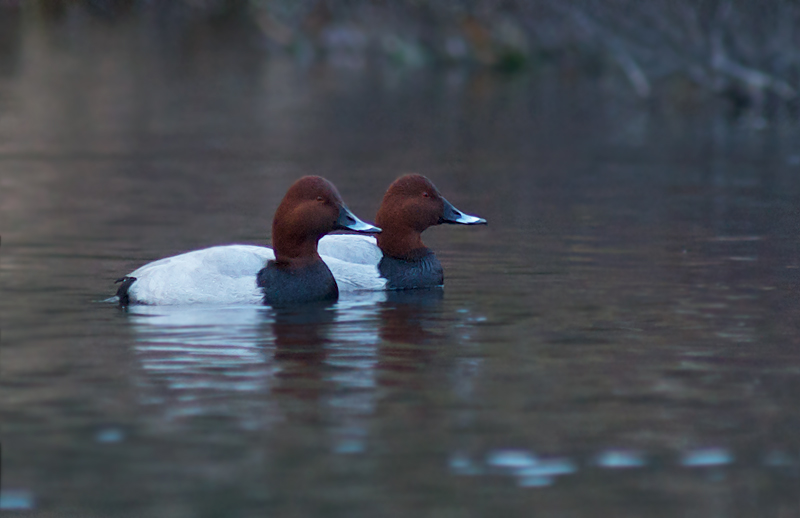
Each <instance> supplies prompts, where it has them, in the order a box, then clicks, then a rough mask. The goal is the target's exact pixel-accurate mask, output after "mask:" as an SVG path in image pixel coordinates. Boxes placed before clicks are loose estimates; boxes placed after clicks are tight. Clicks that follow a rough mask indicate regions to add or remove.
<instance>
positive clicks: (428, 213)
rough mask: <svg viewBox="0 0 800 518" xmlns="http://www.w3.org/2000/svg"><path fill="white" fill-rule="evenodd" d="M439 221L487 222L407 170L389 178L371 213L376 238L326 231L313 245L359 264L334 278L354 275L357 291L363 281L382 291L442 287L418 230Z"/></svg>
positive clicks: (432, 255)
mask: <svg viewBox="0 0 800 518" xmlns="http://www.w3.org/2000/svg"><path fill="white" fill-rule="evenodd" d="M443 223H447V224H456V225H486V224H487V222H486V220H485V219H484V218H480V217H478V216H472V215H469V214H465V213H464V212H462V211H460V210H458V209H456V208H455V207H454V206H453V204H452V203H450V202H449V201H447V200H446V199H445V198H444V197H443V196H442V194H441V193H440V192H439V190H438V189H437V188H436V186H435V185H434V184H433V182H432V181H431V180H429V179H428V178H427V177H425V176H423V175H420V174H407V175H404V176H401V177H400V178H398V179H397V180H395V181H394V182H393V183H392V184H391V185H390V186H389V188H388V189H387V190H386V193H385V194H384V196H383V200H382V201H381V205H380V208H379V209H378V213H377V215H376V216H375V224H376V225H377V226H379V227H380V228H381V229H382V232H381V233H380V234H378V235H377V237H371V236H359V235H352V234H341V235H340V234H337V235H328V236H325V237H323V238H322V239H321V240H320V241H319V245H318V249H319V253H320V254H322V256H323V257H326V258H327V259H326V260H339V261H343V262H345V263H347V264H349V265H351V268H357V267H363V268H362V271H361V272H360V274H359V275H358V276H355V277H353V276H351V277H350V278H347V279H341V281H340V279H339V278H338V277H337V281H339V282H340V286H341V285H342V284H345V283H347V282H352V279H353V278H355V279H356V280H357V282H358V283H360V284H361V285H362V287H361V288H360V289H370V288H368V287H367V284H370V285H372V286H374V285H377V286H380V287H379V288H378V289H385V290H408V289H416V288H434V287H438V286H443V285H444V270H443V268H442V265H441V263H440V262H439V260H438V259H437V258H436V254H435V253H434V252H433V250H431V249H430V248H428V247H427V246H425V244H424V243H423V242H422V233H423V232H424V231H425V230H426V229H428V228H430V227H432V226H435V225H441V224H443ZM356 265H357V266H356ZM334 276H336V272H334ZM355 288H356V289H359V287H358V286H356V287H355Z"/></svg>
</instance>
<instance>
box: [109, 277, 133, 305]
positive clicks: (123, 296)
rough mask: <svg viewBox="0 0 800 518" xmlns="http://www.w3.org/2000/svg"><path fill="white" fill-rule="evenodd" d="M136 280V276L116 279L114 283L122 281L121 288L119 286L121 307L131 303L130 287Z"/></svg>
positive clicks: (118, 294)
mask: <svg viewBox="0 0 800 518" xmlns="http://www.w3.org/2000/svg"><path fill="white" fill-rule="evenodd" d="M135 281H136V277H122V278H120V279H117V280H116V281H114V284H118V283H120V282H121V283H122V284H120V285H119V288H117V298H118V299H119V305H120V307H124V306H127V305H128V304H130V296H129V295H128V288H130V287H131V284H133V283H134V282H135Z"/></svg>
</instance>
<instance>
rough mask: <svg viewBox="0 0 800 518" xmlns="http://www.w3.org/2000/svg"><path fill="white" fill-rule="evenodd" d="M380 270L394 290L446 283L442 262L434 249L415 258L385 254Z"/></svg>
mask: <svg viewBox="0 0 800 518" xmlns="http://www.w3.org/2000/svg"><path fill="white" fill-rule="evenodd" d="M378 271H379V272H380V274H381V277H383V278H384V279H386V287H387V288H389V289H392V290H410V289H414V288H432V287H434V286H441V285H442V284H444V270H443V269H442V264H441V263H440V262H439V259H437V258H436V255H435V254H434V253H433V251H432V250H427V252H425V253H424V255H422V256H421V257H417V258H414V259H398V258H397V257H389V256H387V255H384V256H383V259H381V262H380V263H378Z"/></svg>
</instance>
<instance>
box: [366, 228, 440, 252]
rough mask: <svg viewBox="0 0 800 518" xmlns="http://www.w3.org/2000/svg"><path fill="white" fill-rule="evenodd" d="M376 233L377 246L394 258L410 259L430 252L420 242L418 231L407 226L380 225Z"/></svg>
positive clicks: (420, 236) (420, 237)
mask: <svg viewBox="0 0 800 518" xmlns="http://www.w3.org/2000/svg"><path fill="white" fill-rule="evenodd" d="M382 228H383V232H381V233H380V234H378V237H377V239H378V248H380V249H381V251H382V252H383V254H384V255H387V256H389V257H393V258H395V259H403V260H406V261H411V260H414V259H419V258H420V257H423V256H425V255H426V254H428V253H430V249H429V248H427V247H426V246H425V243H423V242H422V235H421V234H420V232H418V231H416V230H414V229H412V228H408V227H392V226H391V225H390V226H389V228H386V227H382Z"/></svg>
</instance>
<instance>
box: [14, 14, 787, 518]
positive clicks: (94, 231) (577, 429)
mask: <svg viewBox="0 0 800 518" xmlns="http://www.w3.org/2000/svg"><path fill="white" fill-rule="evenodd" d="M18 36H19V38H17V39H15V38H9V39H8V40H5V41H6V42H7V43H8V45H7V48H5V50H4V54H3V55H2V56H0V63H2V66H0V233H1V235H2V248H0V283H1V284H0V287H1V288H2V296H1V297H0V311H1V312H2V335H1V338H2V342H1V344H0V345H1V346H2V349H0V354H1V356H0V358H1V359H2V363H1V364H0V426H2V428H0V431H1V432H2V492H0V509H1V510H4V511H8V512H9V515H11V512H18V513H19V515H20V516H22V515H25V516H84V517H93V516H97V517H109V516H131V517H133V516H165V517H189V516H192V517H195V516H232V517H235V516H256V515H259V516H262V515H265V514H266V515H271V516H323V515H324V516H343V517H344V516H347V517H352V516H365V517H376V516H409V515H412V514H414V515H417V516H490V515H491V516H533V515H538V516H630V517H638V516H665V517H666V516H670V517H672V516H680V517H708V516H719V517H729V516H731V517H739V516H759V517H769V516H774V517H787V516H796V515H800V498H798V493H797V487H798V483H799V482H800V480H799V479H798V475H800V438H799V436H798V430H799V429H800V410H798V409H799V408H800V406H799V405H798V394H799V393H800V351H799V350H798V347H799V346H800V337H799V336H798V316H799V313H800V312H799V311H798V309H800V300H799V299H798V295H797V294H798V290H797V288H798V268H800V259H798V245H797V239H796V236H797V234H798V229H800V215H799V214H798V211H797V209H796V207H797V206H798V200H799V199H800V182H799V181H798V173H800V167H798V165H800V154H799V153H800V152H799V151H798V150H797V148H796V146H795V144H794V143H795V142H796V140H795V138H796V132H794V131H793V130H792V128H783V129H778V128H776V127H774V126H767V128H765V129H754V128H757V127H758V125H752V124H749V123H747V121H744V122H742V121H729V120H725V119H724V118H721V117H718V116H713V115H710V114H716V113H719V107H717V106H710V105H709V104H710V103H711V101H705V102H697V103H694V104H691V103H690V104H685V105H677V104H676V105H661V104H659V103H650V104H647V103H641V102H639V101H636V100H635V99H626V98H625V96H624V95H619V94H618V93H611V92H610V91H611V90H612V89H614V88H617V86H615V85H608V84H603V83H598V82H596V81H592V80H590V79H587V78H580V77H579V78H576V77H575V76H574V75H570V74H569V73H568V71H567V72H564V71H560V70H555V69H547V68H545V69H542V70H536V71H533V72H531V73H528V74H524V75H521V76H514V77H501V76H480V75H478V76H475V75H470V74H469V73H467V71H463V70H444V71H436V72H431V71H424V70H405V71H403V70H400V71H398V70H383V69H367V70H362V69H335V68H319V67H315V66H313V65H297V64H294V63H291V62H284V61H281V60H278V59H268V58H267V57H266V56H265V55H264V54H262V53H260V52H253V51H248V50H245V48H244V47H241V46H239V45H238V43H236V42H235V41H234V42H231V40H230V39H227V38H222V37H218V36H215V35H213V34H211V35H202V36H203V37H198V38H197V39H196V40H195V39H188V40H187V41H183V42H180V44H179V43H176V42H174V41H171V40H169V41H163V40H162V39H159V35H158V34H152V33H149V32H147V31H146V30H143V29H134V30H127V29H126V28H125V27H124V26H123V27H115V28H114V30H108V28H95V29H93V30H91V31H84V32H80V33H77V32H75V31H73V32H70V30H69V25H67V26H66V27H61V28H43V29H38V28H35V27H34V28H29V29H26V30H20V32H19V34H18ZM9 42H10V43H9ZM621 87H624V85H621ZM407 171H417V172H421V173H424V174H426V175H428V176H429V177H430V178H432V179H433V180H434V181H435V182H436V183H437V185H438V186H439V188H440V189H441V190H442V192H443V193H444V195H445V196H447V197H448V199H450V200H451V201H452V202H453V203H454V204H455V205H456V206H457V207H459V208H461V209H462V210H464V211H467V212H470V213H475V214H479V215H481V216H484V217H486V218H487V219H488V220H489V226H487V227H480V228H465V227H446V228H444V227H440V228H435V229H431V230H429V231H428V232H427V233H426V240H427V243H428V244H429V245H430V246H432V247H433V248H435V250H436V251H437V254H438V255H439V257H440V258H441V260H442V263H443V265H444V267H445V270H446V287H445V289H444V291H443V292H421V293H408V294H401V295H392V296H387V295H386V294H373V295H364V296H358V297H357V296H346V297H343V298H342V300H340V301H339V302H338V303H337V304H335V305H333V306H331V307H326V308H303V309H296V310H292V311H283V312H275V311H273V310H272V309H270V308H263V307H224V308H209V307H185V308H158V307H138V308H131V309H130V310H129V311H127V312H124V311H120V310H119V309H117V308H116V307H114V306H113V305H110V304H107V303H104V302H102V301H103V300H104V299H105V298H107V297H108V296H110V295H111V294H112V293H113V291H114V285H113V281H114V279H116V278H117V277H119V276H121V275H122V274H125V273H127V272H129V271H131V270H133V269H134V268H136V267H137V266H139V265H141V264H143V263H144V262H147V261H150V260H153V259H157V258H160V257H164V256H166V255H170V254H175V253H179V252H183V251H186V250H190V249H195V248H200V247H205V246H211V245H216V244H223V243H231V242H237V243H255V244H260V243H267V242H268V239H269V229H270V218H271V217H272V214H273V212H274V210H275V207H276V205H277V203H278V202H279V200H280V198H281V197H282V195H283V193H284V192H285V190H286V188H287V187H288V185H289V184H290V183H291V182H292V181H294V180H295V179H296V178H297V177H299V176H301V175H303V174H311V173H313V174H321V175H323V176H326V177H328V178H330V179H331V180H332V181H333V182H334V183H336V184H337V186H338V187H339V190H340V191H341V193H342V195H343V196H344V198H345V200H346V201H347V202H348V204H349V206H350V207H351V208H352V209H353V210H354V212H356V213H357V214H359V215H361V216H363V217H364V218H365V219H368V220H371V219H372V217H373V215H374V214H375V211H376V210H377V206H378V203H379V201H380V198H381V195H382V193H383V191H384V190H385V188H386V186H387V185H388V184H389V183H390V182H391V181H392V180H393V179H394V178H396V177H397V176H398V175H399V174H401V173H403V172H407Z"/></svg>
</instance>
